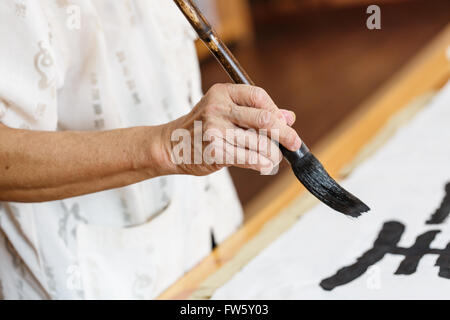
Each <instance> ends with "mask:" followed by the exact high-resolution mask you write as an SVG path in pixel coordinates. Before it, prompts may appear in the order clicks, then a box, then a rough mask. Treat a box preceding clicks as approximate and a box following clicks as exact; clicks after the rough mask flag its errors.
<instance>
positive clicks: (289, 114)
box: [281, 110, 295, 126]
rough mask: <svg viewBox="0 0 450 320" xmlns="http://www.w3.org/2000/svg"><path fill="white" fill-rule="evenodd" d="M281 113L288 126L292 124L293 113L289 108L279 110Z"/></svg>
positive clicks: (293, 120)
mask: <svg viewBox="0 0 450 320" xmlns="http://www.w3.org/2000/svg"><path fill="white" fill-rule="evenodd" d="M281 112H282V113H283V116H284V119H285V120H286V122H287V124H288V125H289V126H291V125H293V124H294V122H295V113H293V112H292V111H289V110H281Z"/></svg>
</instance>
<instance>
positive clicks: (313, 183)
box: [174, 0, 370, 217]
mask: <svg viewBox="0 0 450 320" xmlns="http://www.w3.org/2000/svg"><path fill="white" fill-rule="evenodd" d="M174 1H175V3H176V4H177V6H178V8H180V10H181V11H182V12H183V14H184V16H185V17H186V18H187V19H188V21H189V23H190V24H191V25H192V27H193V28H194V30H195V31H196V32H197V34H198V36H199V37H200V39H201V40H202V41H203V42H204V43H205V44H206V46H207V47H208V48H209V50H210V51H211V52H212V54H214V56H215V57H216V59H217V60H218V61H219V62H220V64H221V65H222V67H223V68H224V69H225V71H226V72H227V73H228V75H229V76H230V77H231V79H232V80H233V81H234V82H235V83H240V84H248V85H254V83H253V81H252V80H251V79H250V77H249V76H248V75H247V73H246V72H245V70H244V69H243V68H242V66H241V65H240V64H239V62H238V61H237V60H236V58H235V57H234V56H233V54H232V53H231V52H230V50H229V49H228V48H227V46H226V45H225V44H224V43H223V42H222V41H221V39H220V38H219V37H218V35H217V33H216V32H215V31H214V29H213V28H212V27H211V25H210V24H209V23H208V21H207V20H206V18H205V17H204V15H203V14H202V13H201V11H200V10H199V9H198V7H197V6H196V5H195V4H194V3H193V2H192V0H174ZM280 150H281V152H282V153H283V156H284V157H285V158H286V159H287V160H288V161H289V163H290V164H291V167H292V170H293V171H294V173H295V175H296V177H297V178H298V180H300V182H301V183H302V184H303V185H304V186H305V188H306V189H307V190H308V191H309V192H311V193H312V194H313V195H314V196H315V197H316V198H318V199H319V200H320V201H322V202H323V203H325V204H326V205H328V206H329V207H331V208H333V209H334V210H336V211H339V212H341V213H343V214H345V215H348V216H351V217H358V216H360V215H361V213H363V212H367V211H369V210H370V208H369V207H368V206H367V205H365V204H364V203H363V202H362V201H361V200H359V199H358V198H356V197H355V196H354V195H352V194H351V193H349V192H348V191H346V190H345V189H343V188H342V187H341V186H340V185H339V184H337V182H336V181H335V180H333V178H331V177H330V176H329V175H328V173H327V172H326V170H325V169H324V167H323V166H322V164H321V163H320V162H319V160H317V158H316V157H315V156H314V155H313V154H312V153H311V152H310V151H309V149H308V147H307V146H306V145H305V144H304V143H303V144H302V146H301V148H300V149H299V150H297V151H289V150H288V149H286V148H285V147H283V146H282V145H280Z"/></svg>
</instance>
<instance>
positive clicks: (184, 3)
mask: <svg viewBox="0 0 450 320" xmlns="http://www.w3.org/2000/svg"><path fill="white" fill-rule="evenodd" d="M174 1H175V3H176V4H177V6H178V7H179V8H180V10H181V11H182V12H183V14H184V15H185V17H186V18H187V19H188V21H189V22H190V24H191V25H192V27H193V28H194V30H195V31H196V32H197V34H198V36H199V37H200V39H201V40H202V41H203V42H204V43H205V44H206V46H207V47H208V48H209V50H210V51H211V52H212V53H213V54H214V56H215V57H216V58H217V60H218V61H219V62H220V64H221V65H222V67H223V68H224V69H225V71H226V72H227V73H228V75H229V76H230V77H231V79H232V80H233V81H234V82H235V83H240V84H249V85H254V82H253V81H252V79H250V77H249V76H248V74H247V73H246V72H245V70H244V69H243V68H242V66H241V65H240V64H239V62H238V61H237V60H236V58H235V57H234V56H233V54H232V53H231V52H230V50H228V48H227V46H226V45H225V44H224V43H223V42H222V40H221V39H220V38H219V36H218V35H217V33H216V32H215V31H214V29H213V28H212V27H211V25H210V24H209V22H208V21H207V20H206V18H205V17H204V16H203V14H202V13H201V11H200V9H198V7H197V6H196V5H195V4H194V3H193V2H192V0H174Z"/></svg>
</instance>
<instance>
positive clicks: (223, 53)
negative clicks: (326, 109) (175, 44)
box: [174, 0, 309, 165]
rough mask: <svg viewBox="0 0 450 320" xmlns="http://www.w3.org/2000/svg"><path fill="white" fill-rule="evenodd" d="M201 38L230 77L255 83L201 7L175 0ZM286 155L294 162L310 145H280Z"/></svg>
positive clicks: (236, 81) (189, 2) (242, 81)
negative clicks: (291, 149)
mask: <svg viewBox="0 0 450 320" xmlns="http://www.w3.org/2000/svg"><path fill="white" fill-rule="evenodd" d="M174 1H175V3H176V4H177V6H178V7H179V8H180V10H181V11H182V12H183V14H184V16H185V17H186V18H187V20H188V21H189V23H190V24H191V25H192V27H193V28H194V30H195V31H196V32H197V34H198V36H199V37H200V39H201V40H202V41H203V42H204V43H205V45H206V46H207V47H208V48H209V50H210V51H211V52H212V54H213V55H214V56H215V57H216V59H217V60H218V61H219V62H220V64H221V65H222V67H223V68H224V69H225V71H226V72H227V73H228V75H229V76H230V78H231V79H232V80H233V81H234V82H235V83H238V84H248V85H255V83H254V82H253V81H252V79H251V78H250V77H249V75H248V74H247V72H245V70H244V68H242V66H241V65H240V63H239V62H238V61H237V60H236V58H235V57H234V55H233V54H232V53H231V51H230V50H229V49H228V47H227V46H226V45H225V44H224V43H223V42H222V40H221V39H220V38H219V36H218V35H217V33H216V32H215V30H214V29H213V28H212V27H211V25H210V24H209V22H208V21H207V20H206V18H205V17H204V16H203V14H202V13H201V11H200V9H199V8H198V7H197V6H196V5H195V4H194V3H193V2H192V0H174ZM279 147H280V150H281V152H282V153H283V155H284V157H285V158H286V159H287V160H288V161H289V162H290V163H291V164H292V165H294V163H295V162H296V161H298V159H301V158H302V157H303V156H305V155H306V154H307V153H309V149H308V147H307V146H306V145H305V144H304V143H302V147H301V148H300V149H299V150H298V151H290V150H288V149H286V148H285V147H283V146H282V145H281V144H280V145H279Z"/></svg>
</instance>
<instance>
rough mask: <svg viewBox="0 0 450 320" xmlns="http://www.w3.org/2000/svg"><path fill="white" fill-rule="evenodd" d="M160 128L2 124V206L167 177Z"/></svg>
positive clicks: (0, 152)
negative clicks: (55, 128)
mask: <svg viewBox="0 0 450 320" xmlns="http://www.w3.org/2000/svg"><path fill="white" fill-rule="evenodd" d="M161 145H162V144H161V128H160V127H136V128H130V129H121V130H113V131H105V132H73V131H68V132H38V131H29V130H17V129H11V128H8V127H6V126H4V125H2V124H0V201H14V202H42V201H51V200H59V199H64V198H68V197H74V196H79V195H84V194H88V193H93V192H97V191H103V190H107V189H112V188H118V187H122V186H126V185H129V184H133V183H136V182H139V181H142V180H145V179H150V178H153V177H156V176H160V175H164V174H167V173H169V172H166V171H165V170H166V169H165V168H164V167H163V166H162V164H164V163H168V161H167V159H165V154H164V153H163V152H162V151H163V150H162V149H160V146H161Z"/></svg>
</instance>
